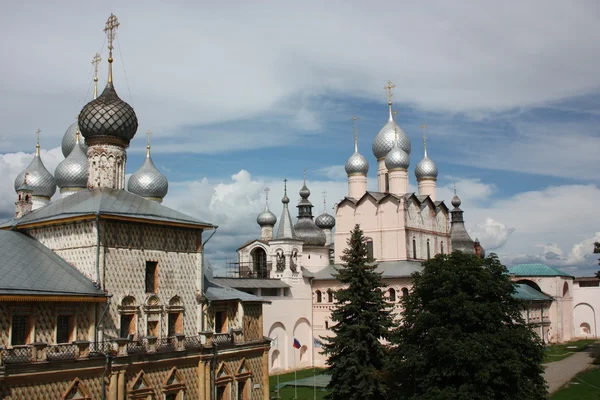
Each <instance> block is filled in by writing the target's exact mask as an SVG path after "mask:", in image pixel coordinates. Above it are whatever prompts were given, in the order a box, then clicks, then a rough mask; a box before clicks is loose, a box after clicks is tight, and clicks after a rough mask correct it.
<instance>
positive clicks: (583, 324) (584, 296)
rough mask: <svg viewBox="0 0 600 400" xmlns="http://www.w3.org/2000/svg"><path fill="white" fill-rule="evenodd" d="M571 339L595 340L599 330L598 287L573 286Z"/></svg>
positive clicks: (575, 284)
mask: <svg viewBox="0 0 600 400" xmlns="http://www.w3.org/2000/svg"><path fill="white" fill-rule="evenodd" d="M572 304H573V337H579V338H597V337H598V332H599V330H600V321H598V319H599V318H598V311H599V310H600V287H599V286H595V287H580V286H579V282H574V284H573V303H572Z"/></svg>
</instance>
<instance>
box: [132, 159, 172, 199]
mask: <svg viewBox="0 0 600 400" xmlns="http://www.w3.org/2000/svg"><path fill="white" fill-rule="evenodd" d="M127 190H128V191H130V192H131V193H134V194H137V195H138V196H141V197H148V198H152V199H160V200H162V199H163V198H164V197H165V196H166V195H167V192H168V191H169V182H168V181H167V177H165V176H164V175H163V174H162V173H160V171H159V170H158V169H156V167H155V166H154V163H153V162H152V157H150V148H148V151H147V153H146V159H145V160H144V164H142V166H141V168H140V169H138V170H137V171H135V172H134V173H133V175H131V177H130V178H129V182H128V183H127Z"/></svg>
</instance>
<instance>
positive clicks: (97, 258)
mask: <svg viewBox="0 0 600 400" xmlns="http://www.w3.org/2000/svg"><path fill="white" fill-rule="evenodd" d="M96 281H97V282H98V286H100V287H101V288H102V289H104V282H102V284H101V282H100V211H96Z"/></svg>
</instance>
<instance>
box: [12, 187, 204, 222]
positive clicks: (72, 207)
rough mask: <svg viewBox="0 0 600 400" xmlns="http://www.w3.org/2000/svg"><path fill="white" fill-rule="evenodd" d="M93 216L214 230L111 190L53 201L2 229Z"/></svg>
mask: <svg viewBox="0 0 600 400" xmlns="http://www.w3.org/2000/svg"><path fill="white" fill-rule="evenodd" d="M96 214H99V215H110V216H117V217H128V218H138V219H145V220H150V221H160V222H171V223H179V224H186V225H196V226H201V227H208V228H214V225H212V224H210V223H208V222H204V221H200V220H199V219H196V218H193V217H190V216H188V215H186V214H183V213H180V212H179V211H175V210H173V209H171V208H169V207H166V206H163V205H162V204H159V203H157V202H155V201H151V200H147V199H144V198H143V197H140V196H138V195H135V194H133V193H130V192H127V191H125V190H121V189H111V188H99V189H93V190H90V189H84V190H81V191H79V192H76V193H74V194H72V195H70V196H67V197H63V198H61V199H57V200H54V201H52V202H51V203H50V204H48V205H47V206H45V207H42V208H39V209H37V210H35V211H32V212H30V213H28V214H27V215H25V216H23V217H22V218H19V219H13V220H10V221H8V222H5V223H4V224H2V225H1V227H4V228H6V227H19V226H22V225H26V224H31V223H38V222H47V221H54V220H60V219H64V218H71V217H77V216H85V215H96Z"/></svg>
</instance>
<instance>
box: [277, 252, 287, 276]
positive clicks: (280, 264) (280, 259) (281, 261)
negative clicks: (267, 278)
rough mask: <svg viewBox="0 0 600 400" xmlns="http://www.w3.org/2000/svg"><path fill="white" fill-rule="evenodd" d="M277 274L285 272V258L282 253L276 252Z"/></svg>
mask: <svg viewBox="0 0 600 400" xmlns="http://www.w3.org/2000/svg"><path fill="white" fill-rule="evenodd" d="M276 257H277V266H276V268H277V272H283V271H284V270H285V256H284V255H283V251H281V250H277V254H276Z"/></svg>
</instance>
